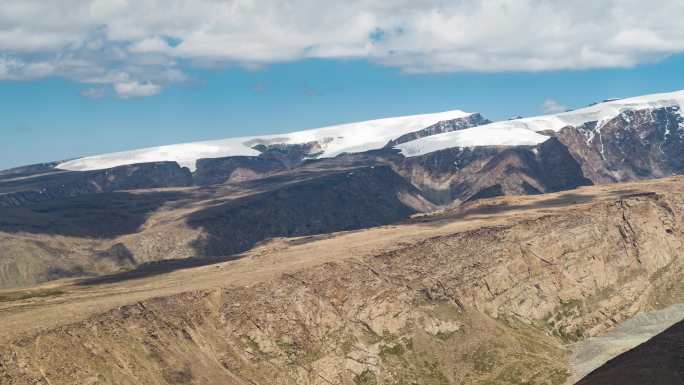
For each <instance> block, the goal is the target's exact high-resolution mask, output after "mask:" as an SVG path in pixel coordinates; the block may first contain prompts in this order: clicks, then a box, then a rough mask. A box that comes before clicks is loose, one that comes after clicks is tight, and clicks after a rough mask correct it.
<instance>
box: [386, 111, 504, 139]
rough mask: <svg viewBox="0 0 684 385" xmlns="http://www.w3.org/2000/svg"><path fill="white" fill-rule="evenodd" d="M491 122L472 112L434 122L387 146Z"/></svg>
mask: <svg viewBox="0 0 684 385" xmlns="http://www.w3.org/2000/svg"><path fill="white" fill-rule="evenodd" d="M488 123H491V121H490V120H488V119H486V118H485V117H483V116H482V115H480V114H477V113H476V114H472V115H469V116H466V117H465V118H458V119H452V120H444V121H441V122H438V123H436V124H433V125H432V126H430V127H427V128H424V129H422V130H419V131H414V132H411V133H408V134H405V135H402V136H400V137H398V138H397V139H393V140H391V141H389V143H387V145H386V146H385V147H394V146H396V145H398V144H402V143H406V142H410V141H412V140H416V139H420V138H424V137H426V136H432V135H437V134H443V133H445V132H451V131H458V130H463V129H466V128H470V127H475V126H481V125H484V124H488Z"/></svg>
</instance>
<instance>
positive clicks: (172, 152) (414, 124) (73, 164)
mask: <svg viewBox="0 0 684 385" xmlns="http://www.w3.org/2000/svg"><path fill="white" fill-rule="evenodd" d="M470 115H472V114H471V113H467V112H463V111H460V110H454V111H446V112H441V113H435V114H423V115H411V116H402V117H396V118H386V119H377V120H370V121H365V122H357V123H349V124H342V125H336V126H330V127H323V128H318V129H313V130H306V131H298V132H292V133H289V134H277V135H262V136H250V137H238V138H229V139H222V140H211V141H204V142H195V143H185V144H174V145H168V146H159V147H150V148H144V149H140V150H133V151H123V152H117V153H111V154H104V155H96V156H89V157H85V158H80V159H76V160H72V161H68V162H64V163H61V164H59V165H57V168H59V169H63V170H70V171H89V170H100V169H106V168H111V167H117V166H123V165H127V164H134V163H145V162H161V161H175V162H178V164H180V165H181V166H182V167H188V168H189V169H190V170H192V171H194V170H195V163H196V161H197V160H198V159H202V158H220V157H226V156H257V155H259V154H260V153H259V151H257V150H254V149H253V148H252V147H253V146H254V145H256V144H259V143H267V144H278V143H284V144H303V143H310V142H319V143H320V144H321V145H322V147H323V153H322V154H320V155H319V156H318V157H319V158H328V157H334V156H336V155H339V154H342V153H345V152H347V153H352V152H363V151H368V150H375V149H379V148H382V147H384V146H385V145H386V144H387V142H389V141H390V140H392V139H396V138H398V137H400V136H402V135H405V134H408V133H410V132H414V131H417V130H421V129H423V128H426V127H429V126H431V125H433V124H435V123H438V122H440V121H444V120H453V119H459V118H464V117H467V116H470Z"/></svg>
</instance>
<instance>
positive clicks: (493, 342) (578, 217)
mask: <svg viewBox="0 0 684 385" xmlns="http://www.w3.org/2000/svg"><path fill="white" fill-rule="evenodd" d="M683 192H684V179H682V178H671V179H668V180H661V181H655V182H648V183H635V184H629V185H615V186H610V187H607V186H603V187H602V186H599V187H591V188H583V189H580V190H576V191H572V192H568V193H559V194H552V195H545V196H541V197H519V198H497V199H494V200H489V201H483V202H479V203H473V204H470V205H468V207H467V208H466V209H464V210H461V211H448V212H444V213H442V214H436V215H431V216H422V217H419V218H416V219H414V220H413V221H412V222H411V223H407V224H402V225H398V226H390V227H383V228H376V229H370V230H364V231H358V232H351V233H342V234H337V235H333V236H320V237H309V238H298V239H292V240H280V241H274V242H270V243H268V244H265V245H262V246H260V247H258V248H256V249H255V250H253V251H251V252H249V253H248V254H247V255H246V256H245V257H244V259H241V260H236V261H230V262H225V263H221V264H218V265H211V266H206V267H199V268H194V269H189V270H181V271H175V272H170V273H168V272H166V273H165V274H157V273H155V272H149V274H147V275H144V274H143V275H141V276H137V277H130V276H128V277H127V276H120V277H118V278H117V277H112V279H111V280H109V281H103V282H99V283H98V282H90V283H89V284H80V285H79V283H78V282H76V281H66V282H61V283H56V284H53V285H51V286H43V287H37V288H34V289H31V290H28V291H26V290H25V291H21V292H16V291H15V292H0V298H2V300H1V301H0V324H2V325H3V328H2V332H0V341H2V348H0V383H2V384H27V383H34V384H40V383H44V384H72V383H79V384H81V383H82V384H87V383H93V384H95V383H99V384H140V383H145V384H180V383H187V384H191V383H194V384H212V383H224V384H563V383H564V382H565V381H566V380H567V379H568V378H569V377H570V372H569V367H568V364H567V362H568V361H567V357H568V351H567V345H566V344H567V343H569V342H572V341H576V340H581V339H583V338H586V337H589V336H593V335H597V334H599V333H601V332H603V331H605V330H609V329H611V328H612V327H614V325H616V324H618V323H620V322H621V321H623V320H625V319H628V318H629V317H631V316H633V315H634V314H636V313H638V312H640V311H643V310H648V309H655V308H659V307H664V306H667V305H668V304H672V303H681V302H683V301H684V290H682V282H684V281H683V280H682V278H683V271H682V262H681V256H682V255H681V254H682V253H683V252H684V245H683V244H682V243H683V239H684V238H683V237H682V236H683V235H684V234H682V229H684V227H682V226H683V225H684V223H682V212H683V211H682V210H684V197H683V196H682V193H683ZM133 278H134V279H133ZM29 321H30V322H29ZM64 352H69V354H68V355H65V354H64Z"/></svg>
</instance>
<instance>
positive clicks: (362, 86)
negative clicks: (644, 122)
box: [0, 0, 684, 169]
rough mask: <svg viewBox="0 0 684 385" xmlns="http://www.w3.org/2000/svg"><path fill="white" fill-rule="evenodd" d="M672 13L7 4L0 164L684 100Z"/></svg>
mask: <svg viewBox="0 0 684 385" xmlns="http://www.w3.org/2000/svg"><path fill="white" fill-rule="evenodd" d="M681 14H684V2H682V1H680V0H652V1H651V3H650V6H648V7H644V6H643V2H641V1H637V0H595V1H592V2H566V1H544V2H539V1H538V0H487V1H481V0H461V1H458V2H453V1H448V0H395V1H392V2H386V1H382V0H364V1H350V2H339V3H338V2H335V3H329V4H326V5H325V6H321V3H320V2H318V1H310V0H278V1H276V0H260V1H258V2H254V1H250V0H233V1H230V2H224V1H214V0H174V1H173V2H167V1H165V0H147V1H145V2H128V1H120V0H52V1H50V2H45V1H44V0H4V1H3V12H0V143H2V146H1V147H0V150H1V151H0V169H4V168H8V167H12V166H17V165H24V164H30V163H36V162H44V161H52V160H60V159H66V158H72V157H79V156H83V155H89V154H99V153H105V152H112V151H119V150H127V149H134V148H139V147H145V146H154V145H160V144H172V143H179V142H188V141H196V140H204V139H216V138H226V137H231V136H240V135H255V134H265V133H278V132H287V131H293V130H301V129H307V128H315V127H320V126H325V125H330V124H335V123H343V122H351V121H359V120H367V119H373V118H381V117H389V116H397V115H409V114H416V113H428V112H438V111H444V110H449V109H462V110H465V111H471V112H480V113H482V114H483V115H485V116H486V117H488V118H489V119H493V120H497V119H505V118H507V117H509V116H512V115H523V116H531V115H538V114H541V113H543V112H544V105H547V106H548V105H551V106H565V107H568V108H575V107H581V106H584V105H586V104H588V103H591V102H593V101H597V100H602V99H606V98H611V97H626V96H634V95H641V94H646V93H655V92H666V91H673V90H679V89H684V79H683V75H682V69H684V56H683V54H682V53H684V24H682V23H681V22H680V21H679V19H678V18H675V17H672V15H681Z"/></svg>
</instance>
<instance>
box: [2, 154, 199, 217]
mask: <svg viewBox="0 0 684 385" xmlns="http://www.w3.org/2000/svg"><path fill="white" fill-rule="evenodd" d="M19 171H20V172H15V173H7V174H5V175H3V176H2V178H0V208H2V207H19V206H26V205H31V204H33V203H38V202H44V201H50V200H58V199H63V198H69V197H75V196H79V195H84V194H92V193H101V192H111V191H117V190H132V189H145V188H157V187H183V186H190V185H192V175H191V174H190V171H189V170H188V169H184V168H181V167H179V166H178V164H177V163H175V162H159V163H142V164H135V165H130V166H120V167H115V168H112V169H107V170H100V171H88V172H64V171H59V170H56V169H55V168H54V166H53V165H45V166H44V167H43V166H42V165H37V166H33V167H27V168H21V169H19Z"/></svg>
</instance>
